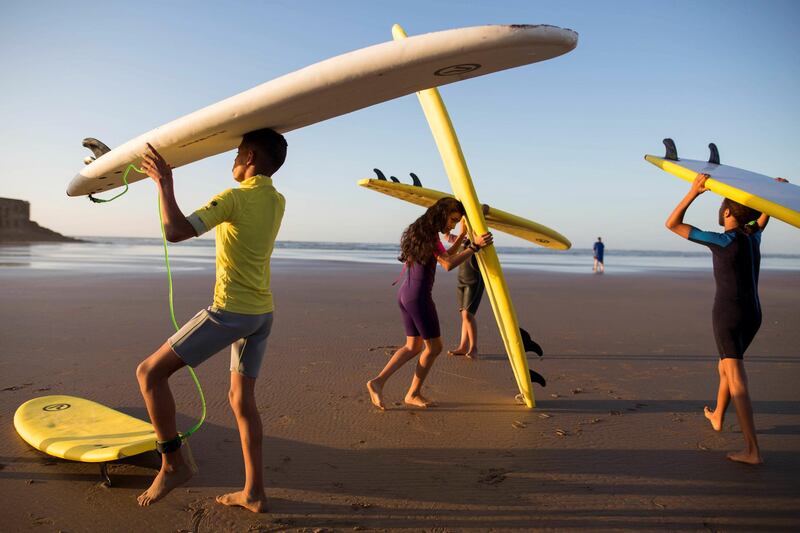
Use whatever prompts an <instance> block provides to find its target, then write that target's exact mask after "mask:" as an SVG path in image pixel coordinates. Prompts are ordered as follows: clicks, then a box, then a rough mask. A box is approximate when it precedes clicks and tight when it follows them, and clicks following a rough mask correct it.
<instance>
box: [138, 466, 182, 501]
mask: <svg viewBox="0 0 800 533" xmlns="http://www.w3.org/2000/svg"><path fill="white" fill-rule="evenodd" d="M191 478H192V470H191V469H190V468H189V466H188V465H185V464H184V465H181V466H178V467H168V466H166V465H161V470H160V471H159V472H158V475H157V476H156V478H155V479H154V480H153V484H152V485H150V488H149V489H147V490H146V491H144V492H143V493H141V494H140V495H139V497H138V498H136V501H138V502H139V505H141V506H142V507H146V506H148V505H150V504H151V503H155V502H157V501H158V500H160V499H161V498H163V497H164V496H166V495H167V494H169V492H170V491H171V490H172V489H174V488H176V487H179V486H181V485H183V484H184V483H186V482H187V481H189V480H190V479H191Z"/></svg>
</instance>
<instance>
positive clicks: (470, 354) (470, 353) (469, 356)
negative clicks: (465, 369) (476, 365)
mask: <svg viewBox="0 0 800 533" xmlns="http://www.w3.org/2000/svg"><path fill="white" fill-rule="evenodd" d="M464 355H465V356H466V357H467V359H477V358H478V349H477V348H475V349H474V350H470V351H468V352H467V353H465V354H464Z"/></svg>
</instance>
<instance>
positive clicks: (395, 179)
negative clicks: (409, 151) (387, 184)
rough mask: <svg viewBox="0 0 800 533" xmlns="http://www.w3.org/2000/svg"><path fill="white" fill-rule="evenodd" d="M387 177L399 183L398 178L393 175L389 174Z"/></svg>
mask: <svg viewBox="0 0 800 533" xmlns="http://www.w3.org/2000/svg"><path fill="white" fill-rule="evenodd" d="M389 179H390V180H392V181H393V182H395V183H400V180H399V179H397V178H395V177H394V176H389Z"/></svg>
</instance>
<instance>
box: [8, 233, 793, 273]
mask: <svg viewBox="0 0 800 533" xmlns="http://www.w3.org/2000/svg"><path fill="white" fill-rule="evenodd" d="M168 250H169V255H170V264H171V268H172V269H173V270H174V271H175V272H190V271H198V272H201V271H213V269H214V241H213V239H199V240H192V241H187V242H184V243H179V244H170V245H169V247H168ZM397 253H398V248H397V246H396V245H393V244H363V243H330V242H293V241H279V242H277V243H276V247H275V250H274V252H273V260H272V262H273V268H282V267H284V266H285V265H287V264H288V265H294V264H297V263H302V262H309V261H311V262H315V261H320V262H325V263H364V264H374V265H394V266H396V265H399V263H398V261H397ZM498 255H499V257H500V261H501V264H502V265H503V268H504V269H505V270H508V271H513V270H520V271H537V272H560V273H566V274H592V271H591V265H592V251H591V250H590V249H572V250H567V251H555V250H548V249H543V248H533V247H530V248H522V247H498ZM606 267H607V271H606V275H612V276H614V275H642V274H645V275H646V274H656V275H657V274H666V273H671V272H675V271H706V272H710V271H711V254H710V253H709V252H708V251H707V250H698V251H696V252H665V251H652V250H616V251H611V252H607V253H606ZM761 268H762V271H783V272H800V254H772V255H764V256H763V257H762V266H761ZM164 270H165V266H164V249H163V243H162V241H161V240H160V239H152V238H91V240H89V241H87V242H81V243H30V244H24V245H21V244H18V243H13V244H5V245H3V246H0V276H9V275H10V276H14V275H26V274H33V273H34V272H40V273H43V272H45V271H47V272H56V273H57V272H64V273H67V272H73V273H79V272H83V271H85V272H90V273H92V274H108V273H112V272H121V273H136V272H141V273H146V272H163V271H164Z"/></svg>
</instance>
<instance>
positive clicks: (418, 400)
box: [404, 394, 436, 409]
mask: <svg viewBox="0 0 800 533" xmlns="http://www.w3.org/2000/svg"><path fill="white" fill-rule="evenodd" d="M404 401H405V402H406V404H408V405H413V406H414V407H422V408H423V409H424V408H426V407H434V406H435V405H436V404H435V403H433V402H432V401H430V400H428V399H427V398H425V397H424V396H422V395H421V394H416V395H413V396H412V395H411V394H406V397H405V400H404Z"/></svg>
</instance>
